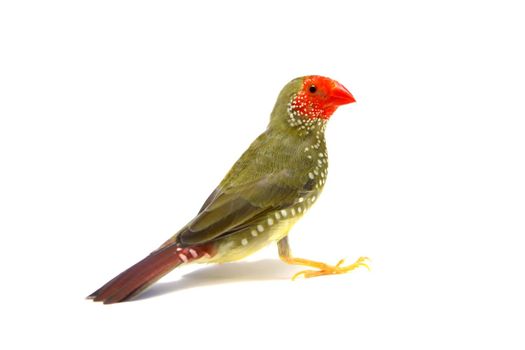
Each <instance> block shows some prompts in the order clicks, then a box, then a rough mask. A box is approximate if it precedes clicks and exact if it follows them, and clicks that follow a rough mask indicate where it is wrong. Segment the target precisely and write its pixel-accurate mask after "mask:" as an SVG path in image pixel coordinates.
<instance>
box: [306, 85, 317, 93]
mask: <svg viewBox="0 0 525 350" xmlns="http://www.w3.org/2000/svg"><path fill="white" fill-rule="evenodd" d="M308 91H310V92H311V93H312V94H314V93H315V92H316V91H317V87H315V85H311V86H310V87H309V88H308Z"/></svg>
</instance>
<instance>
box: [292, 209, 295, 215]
mask: <svg viewBox="0 0 525 350" xmlns="http://www.w3.org/2000/svg"><path fill="white" fill-rule="evenodd" d="M292 216H295V209H294V208H292Z"/></svg>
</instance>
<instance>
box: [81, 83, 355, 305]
mask: <svg viewBox="0 0 525 350" xmlns="http://www.w3.org/2000/svg"><path fill="white" fill-rule="evenodd" d="M352 102H355V99H354V98H353V96H352V94H351V93H350V92H349V91H348V90H347V89H346V88H345V87H344V86H342V85H341V84H339V83H338V82H336V81H335V80H332V79H329V78H326V77H321V76H308V77H302V78H298V79H295V80H292V81H291V82H290V83H288V84H287V85H286V86H285V87H284V88H283V89H282V91H281V93H280V94H279V97H278V99H277V102H276V104H275V107H274V109H273V111H272V114H271V118H270V123H269V125H268V127H267V129H266V130H265V131H264V132H263V133H262V134H261V135H260V136H259V137H258V138H257V139H256V140H255V141H254V142H253V143H252V144H251V146H250V147H249V148H248V150H246V151H245V152H244V154H243V155H242V156H241V158H240V159H239V160H238V161H237V162H236V163H235V164H234V165H233V167H232V168H231V170H230V171H229V172H228V174H227V175H226V176H225V178H224V179H223V180H222V181H221V183H220V184H219V186H218V187H217V188H216V189H215V191H213V193H212V194H211V195H210V196H209V197H208V199H207V200H206V202H205V203H204V205H203V206H202V208H201V210H200V211H199V213H198V214H197V216H196V217H195V218H194V219H193V220H191V221H190V222H189V223H188V224H186V225H185V226H184V227H183V228H182V229H181V230H179V232H177V233H176V234H175V235H173V237H171V238H170V239H169V240H167V241H166V242H165V243H164V244H163V245H162V246H161V247H160V248H159V249H157V250H155V251H153V252H152V253H151V254H149V255H148V256H146V257H145V258H144V259H142V260H141V261H139V262H137V263H136V264H134V265H133V266H131V267H129V268H128V269H127V270H125V271H123V272H122V273H120V274H119V275H118V276H116V277H115V278H113V279H112V280H110V281H109V282H107V283H106V284H105V285H103V286H102V287H101V288H99V289H98V290H96V291H95V292H94V293H92V294H91V295H90V296H89V298H90V299H93V300H95V301H102V302H104V303H116V302H121V301H124V300H128V299H129V298H131V297H133V296H134V295H136V294H138V293H140V292H141V291H142V290H144V289H145V288H147V287H148V286H150V285H151V284H152V283H154V282H155V281H157V280H158V279H159V278H161V277H162V276H164V275H165V274H167V273H168V272H169V271H171V270H172V269H174V268H176V267H177V266H180V265H182V264H186V263H191V262H197V263H208V262H228V261H233V260H238V259H241V258H243V257H245V256H247V255H250V254H251V253H253V252H255V251H256V250H258V249H260V248H262V247H264V246H266V245H267V244H268V243H270V242H275V241H277V242H278V244H277V245H278V247H279V256H280V258H281V259H282V260H283V261H285V262H286V263H289V264H295V265H302V266H309V267H313V268H315V269H317V270H313V271H311V270H305V271H301V272H299V273H297V274H296V275H295V276H298V275H304V277H314V276H321V275H326V274H341V273H346V272H348V271H351V270H353V269H355V268H357V267H359V266H363V265H364V258H360V259H359V260H358V261H357V262H356V263H354V264H352V265H349V266H342V265H341V264H342V261H340V262H339V263H338V264H337V265H334V266H331V265H327V264H324V263H320V262H316V261H313V260H308V259H301V258H295V257H292V256H291V252H290V248H289V245H288V239H287V234H288V231H289V230H290V228H291V227H292V226H293V225H294V224H295V222H296V221H297V220H298V219H299V218H300V217H301V216H302V215H303V214H304V213H305V211H306V210H308V209H309V208H310V206H311V205H312V204H313V203H314V202H315V201H316V199H317V197H318V196H319V194H320V192H321V191H322V189H323V186H324V183H325V179H326V175H327V168H328V154H327V152H326V144H325V139H324V130H325V126H326V121H327V120H328V119H329V118H330V116H331V115H332V114H333V113H334V111H335V110H336V109H337V108H338V107H339V106H341V105H343V104H348V103H352Z"/></svg>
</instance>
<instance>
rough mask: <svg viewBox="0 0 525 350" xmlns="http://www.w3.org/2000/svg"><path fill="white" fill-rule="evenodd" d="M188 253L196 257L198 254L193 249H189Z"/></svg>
mask: <svg viewBox="0 0 525 350" xmlns="http://www.w3.org/2000/svg"><path fill="white" fill-rule="evenodd" d="M190 254H191V256H193V258H196V257H197V256H198V255H197V252H196V251H195V250H194V249H190Z"/></svg>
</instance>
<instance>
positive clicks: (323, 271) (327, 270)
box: [292, 256, 370, 280]
mask: <svg viewBox="0 0 525 350" xmlns="http://www.w3.org/2000/svg"><path fill="white" fill-rule="evenodd" d="M368 261H370V259H369V258H367V257H364V256H362V257H360V258H359V259H357V260H356V261H355V262H354V263H353V264H350V265H348V266H342V265H343V264H344V262H345V259H341V260H339V262H338V263H337V264H336V265H335V266H332V265H327V264H324V266H323V267H321V268H319V270H303V271H299V272H297V273H296V274H295V275H293V277H292V280H295V279H296V278H297V277H299V276H303V277H304V278H311V277H317V276H324V275H339V274H343V273H347V272H350V271H352V270H355V269H357V268H358V267H361V266H362V267H366V268H367V269H368V270H369V271H370V266H368V264H367V262H368Z"/></svg>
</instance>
